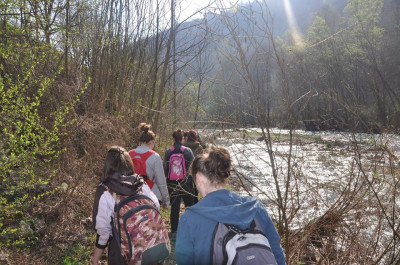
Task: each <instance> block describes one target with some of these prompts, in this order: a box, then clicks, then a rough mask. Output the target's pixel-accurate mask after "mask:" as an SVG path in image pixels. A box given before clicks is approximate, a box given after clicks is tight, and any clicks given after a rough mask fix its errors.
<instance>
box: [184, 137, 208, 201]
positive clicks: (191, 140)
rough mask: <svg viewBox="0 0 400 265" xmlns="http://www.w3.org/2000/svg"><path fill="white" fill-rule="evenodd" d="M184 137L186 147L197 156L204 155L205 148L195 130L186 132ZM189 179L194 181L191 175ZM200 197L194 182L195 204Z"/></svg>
mask: <svg viewBox="0 0 400 265" xmlns="http://www.w3.org/2000/svg"><path fill="white" fill-rule="evenodd" d="M183 136H184V142H183V145H184V146H186V147H189V148H190V150H192V152H193V154H194V155H195V156H197V155H200V154H201V153H203V147H202V146H201V144H200V142H199V139H198V137H197V133H196V131H195V130H193V129H192V130H189V131H187V132H185V133H184V134H183ZM188 178H190V179H192V181H193V177H192V175H190V174H189V175H188ZM198 196H199V194H198V191H197V188H196V185H194V182H193V204H196V203H197V202H198V201H199V197H198Z"/></svg>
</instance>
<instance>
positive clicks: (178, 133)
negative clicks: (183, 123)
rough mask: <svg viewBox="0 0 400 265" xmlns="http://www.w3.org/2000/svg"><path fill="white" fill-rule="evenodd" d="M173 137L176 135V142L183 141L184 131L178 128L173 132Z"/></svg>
mask: <svg viewBox="0 0 400 265" xmlns="http://www.w3.org/2000/svg"><path fill="white" fill-rule="evenodd" d="M172 137H174V140H175V141H176V142H182V139H183V131H182V130H181V129H178V130H176V131H175V132H173V133H172Z"/></svg>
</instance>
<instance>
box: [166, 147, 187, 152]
mask: <svg viewBox="0 0 400 265" xmlns="http://www.w3.org/2000/svg"><path fill="white" fill-rule="evenodd" d="M185 149H186V147H185V146H183V145H181V148H180V150H181V152H182V153H183V151H185ZM169 150H170V151H171V152H173V151H175V147H174V146H171V147H170V148H169Z"/></svg>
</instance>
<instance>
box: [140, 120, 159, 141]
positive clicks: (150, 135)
mask: <svg viewBox="0 0 400 265" xmlns="http://www.w3.org/2000/svg"><path fill="white" fill-rule="evenodd" d="M150 128H151V125H150V124H146V123H144V122H143V123H141V124H139V126H138V130H139V132H140V133H141V135H140V138H139V142H141V143H148V142H150V141H152V140H154V139H156V134H155V133H154V132H153V131H152V130H150Z"/></svg>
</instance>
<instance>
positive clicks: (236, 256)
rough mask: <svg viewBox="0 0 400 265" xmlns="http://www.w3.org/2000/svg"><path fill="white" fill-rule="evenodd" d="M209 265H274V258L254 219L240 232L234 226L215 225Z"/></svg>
mask: <svg viewBox="0 0 400 265" xmlns="http://www.w3.org/2000/svg"><path fill="white" fill-rule="evenodd" d="M210 257H211V264H214V265H217V264H218V265H220V264H229V265H230V264H254V265H260V264H264V265H276V264H277V263H276V260H275V256H274V254H273V253H272V251H271V246H270V245H269V241H268V239H267V237H266V236H265V235H264V233H263V232H262V229H261V226H260V224H259V223H258V221H257V220H256V219H254V220H253V221H252V222H251V224H250V227H249V228H247V229H245V230H242V229H240V228H239V227H237V226H235V225H229V224H223V223H217V225H216V226H215V229H214V233H213V238H212V246H211V253H210Z"/></svg>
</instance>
